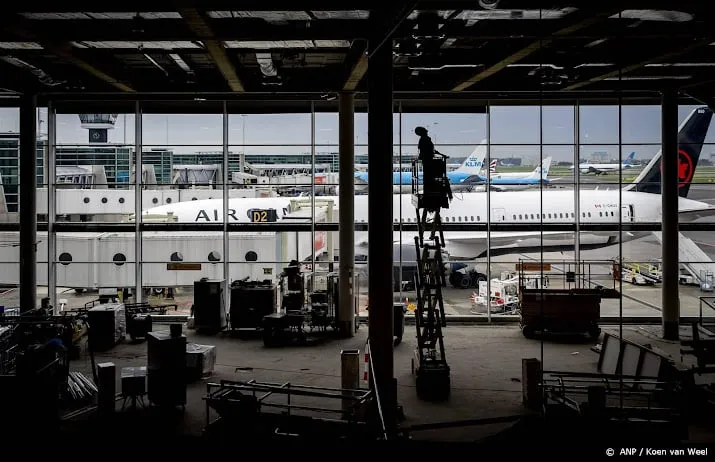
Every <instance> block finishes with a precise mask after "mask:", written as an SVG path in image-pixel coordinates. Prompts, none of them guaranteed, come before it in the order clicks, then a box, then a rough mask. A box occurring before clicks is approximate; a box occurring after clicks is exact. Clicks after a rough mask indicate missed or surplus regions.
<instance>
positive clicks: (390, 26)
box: [343, 0, 417, 91]
mask: <svg viewBox="0 0 715 462" xmlns="http://www.w3.org/2000/svg"><path fill="white" fill-rule="evenodd" d="M415 6H417V1H414V0H409V1H407V2H404V3H403V4H402V5H401V6H400V5H398V6H397V7H393V8H389V9H385V10H384V12H385V15H384V16H383V17H382V18H376V17H372V16H373V15H374V14H375V11H374V10H373V11H371V12H370V16H371V18H370V20H369V26H368V29H373V28H377V30H376V31H373V32H374V34H373V37H372V38H371V40H375V41H376V42H377V45H376V46H375V47H372V52H373V53H374V52H375V51H376V50H377V49H378V48H380V47H382V46H389V47H390V48H392V36H393V35H394V33H395V31H397V29H398V28H399V27H400V25H401V24H402V23H403V22H404V21H405V19H407V17H408V16H409V15H410V13H412V11H413V10H414V9H415ZM369 58H370V56H369V55H368V53H367V43H366V42H364V41H362V40H359V41H355V42H353V48H351V53H349V54H348V57H347V59H346V62H348V63H350V64H348V66H352V68H351V70H350V73H349V75H348V78H347V80H346V81H345V84H344V85H343V90H344V91H354V90H355V89H356V88H357V86H358V85H359V84H360V81H361V80H362V78H363V77H364V76H365V74H366V73H367V63H368V60H369Z"/></svg>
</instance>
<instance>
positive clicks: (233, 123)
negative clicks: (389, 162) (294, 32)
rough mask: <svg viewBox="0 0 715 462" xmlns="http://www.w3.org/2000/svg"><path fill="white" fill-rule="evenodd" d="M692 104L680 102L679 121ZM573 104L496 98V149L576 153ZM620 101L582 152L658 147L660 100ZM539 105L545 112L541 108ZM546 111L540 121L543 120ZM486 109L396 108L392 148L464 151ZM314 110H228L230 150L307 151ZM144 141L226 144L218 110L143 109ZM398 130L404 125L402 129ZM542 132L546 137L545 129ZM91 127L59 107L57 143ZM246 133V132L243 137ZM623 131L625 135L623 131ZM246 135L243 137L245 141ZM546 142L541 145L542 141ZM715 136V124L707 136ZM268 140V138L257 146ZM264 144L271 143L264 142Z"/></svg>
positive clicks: (328, 144)
mask: <svg viewBox="0 0 715 462" xmlns="http://www.w3.org/2000/svg"><path fill="white" fill-rule="evenodd" d="M693 108H695V106H681V107H680V111H679V116H680V120H681V121H682V120H683V119H684V118H685V117H686V116H687V115H688V113H689V112H690V111H691V110H692V109H693ZM573 112H574V109H573V107H572V106H544V107H543V108H539V107H538V106H527V107H524V106H493V107H492V115H491V124H490V125H491V126H490V131H491V143H492V148H491V156H492V157H511V156H515V157H522V158H524V161H525V162H527V163H530V162H535V161H536V159H538V157H539V156H540V155H543V156H544V157H546V156H548V155H552V156H553V157H554V159H555V161H557V162H558V161H572V160H573V144H574V114H573ZM618 112H619V111H618V107H617V106H581V116H580V134H579V137H580V144H581V146H580V150H581V157H582V158H583V157H589V156H590V155H591V154H592V153H594V152H606V153H607V155H608V156H609V157H611V158H617V157H618V155H619V153H618V143H619V141H620V142H621V143H623V149H622V151H623V153H622V155H623V156H626V155H628V154H629V153H630V152H631V151H636V158H637V159H648V158H650V157H651V156H652V155H653V154H655V153H656V152H657V151H658V149H659V143H660V108H659V107H658V106H623V109H622V111H621V119H622V127H623V130H622V131H621V133H620V134H619V130H618V120H619V114H618ZM540 113H541V116H540ZM540 117H543V123H540ZM40 120H41V122H40V127H39V130H40V132H41V133H43V134H45V133H46V131H47V123H46V120H47V118H46V111H44V110H42V111H41V115H40ZM486 122H487V117H486V114H404V115H403V116H402V123H401V126H402V128H401V130H400V127H399V126H400V122H399V118H398V116H397V115H395V117H394V119H393V123H394V127H395V130H394V141H395V144H396V146H395V153H398V152H399V143H400V136H401V137H402V153H403V154H410V153H413V152H414V151H415V144H416V142H417V137H416V136H415V135H414V133H413V130H414V127H415V126H418V125H422V126H425V127H427V128H428V130H429V131H430V135H431V136H432V138H433V141H435V144H436V145H437V149H438V150H440V151H441V152H443V153H445V154H447V155H449V156H451V157H465V156H467V155H468V154H469V153H470V152H471V151H472V150H473V149H474V146H475V145H476V144H478V143H479V142H480V141H482V140H483V139H485V138H486V134H487V123H486ZM310 125H311V121H310V115H309V114H249V115H240V114H235V115H231V116H230V117H229V143H230V144H231V145H232V147H231V150H232V151H241V150H242V147H241V146H242V145H243V144H244V142H245V144H246V148H245V149H246V152H248V153H304V152H310V142H311V134H310ZM18 130H19V112H18V110H17V109H14V108H0V133H7V132H18ZM143 132H144V140H143V142H144V146H145V147H147V148H149V147H151V146H155V147H159V146H161V147H165V146H169V147H172V148H173V149H174V151H175V152H196V151H217V150H220V149H221V142H222V139H221V136H222V135H221V133H222V128H221V115H220V114H200V115H195V114H171V115H164V114H146V115H144V125H143ZM400 132H401V133H400ZM540 133H543V138H542V137H541V136H540ZM87 137H88V134H87V130H86V129H84V128H82V127H81V125H80V121H79V118H78V117H77V115H74V114H58V116H57V142H58V144H82V145H86V144H87ZM244 137H245V138H244ZM619 138H620V139H619ZM109 140H110V142H111V143H117V144H133V143H134V115H133V114H127V115H124V114H120V115H119V117H118V119H117V123H116V126H115V128H114V129H112V130H110V132H109ZM244 140H245V141H244ZM355 141H356V143H357V144H358V146H357V147H356V152H357V153H360V154H364V153H366V152H367V146H365V144H366V143H367V114H365V113H358V114H356V116H355ZM315 142H316V152H325V151H333V152H334V151H336V150H337V143H338V118H337V114H335V113H317V114H316V116H315ZM542 142H543V146H541V145H540V144H541V143H542ZM706 142H708V143H715V132H714V131H713V130H710V133H709V134H708V137H707V139H706ZM257 145H264V146H257ZM266 145H267V146H266ZM712 152H715V145H711V146H706V147H705V149H704V152H703V154H704V156H709V155H710V153H712Z"/></svg>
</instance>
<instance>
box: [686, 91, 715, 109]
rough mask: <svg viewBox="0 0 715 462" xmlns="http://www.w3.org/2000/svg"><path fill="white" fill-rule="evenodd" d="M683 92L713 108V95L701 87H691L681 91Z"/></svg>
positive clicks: (714, 100) (714, 106)
mask: <svg viewBox="0 0 715 462" xmlns="http://www.w3.org/2000/svg"><path fill="white" fill-rule="evenodd" d="M683 93H684V94H685V95H687V96H689V97H691V98H693V99H694V100H697V101H700V102H701V103H703V104H706V105H707V106H708V107H709V108H710V109H713V108H715V95H713V94H711V93H708V92H707V91H705V90H704V89H702V88H691V89H688V90H685V91H683Z"/></svg>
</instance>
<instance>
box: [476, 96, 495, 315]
mask: <svg viewBox="0 0 715 462" xmlns="http://www.w3.org/2000/svg"><path fill="white" fill-rule="evenodd" d="M491 119H492V106H491V101H487V160H486V163H485V165H486V166H487V169H486V170H487V181H486V184H485V185H484V188H485V189H484V190H485V191H486V193H487V273H486V274H487V301H486V306H487V322H489V323H491V322H492V310H491V308H492V307H491V305H492V301H491V297H492V251H491V247H492V245H491V244H492V237H491V236H492V230H491V224H492V209H491V194H492V192H491V179H492V178H491V177H492V174H491V168H490V165H491V163H492V161H491V155H492V152H491V144H492V139H491V138H492V135H491V130H492V120H491ZM478 290H479V288H478V287H477V291H478Z"/></svg>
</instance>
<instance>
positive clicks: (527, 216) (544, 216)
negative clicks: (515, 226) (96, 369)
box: [360, 212, 615, 223]
mask: <svg viewBox="0 0 715 462" xmlns="http://www.w3.org/2000/svg"><path fill="white" fill-rule="evenodd" d="M581 216H582V217H583V218H591V212H581ZM598 216H599V217H608V216H611V217H613V216H615V215H614V213H613V212H610V215H609V212H598ZM475 218H476V220H475ZM557 218H561V219H563V218H575V215H574V213H573V212H570V216H569V212H566V213H542V214H538V213H536V214H534V213H531V214H528V213H527V214H521V213H520V214H518V215H517V214H514V215H512V219H513V220H539V219H546V220H549V219H551V220H553V219H557ZM360 221H361V222H365V220H360ZM393 221H394V222H395V223H399V221H400V219H399V218H393ZM444 221H445V223H447V222H452V223H455V222H470V221H481V217H480V216H479V215H477V216H476V217H475V216H474V215H472V216H464V217H462V216H457V217H454V216H453V217H444ZM403 222H407V223H413V222H415V223H416V222H417V219H416V218H410V217H405V218H404V220H403Z"/></svg>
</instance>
